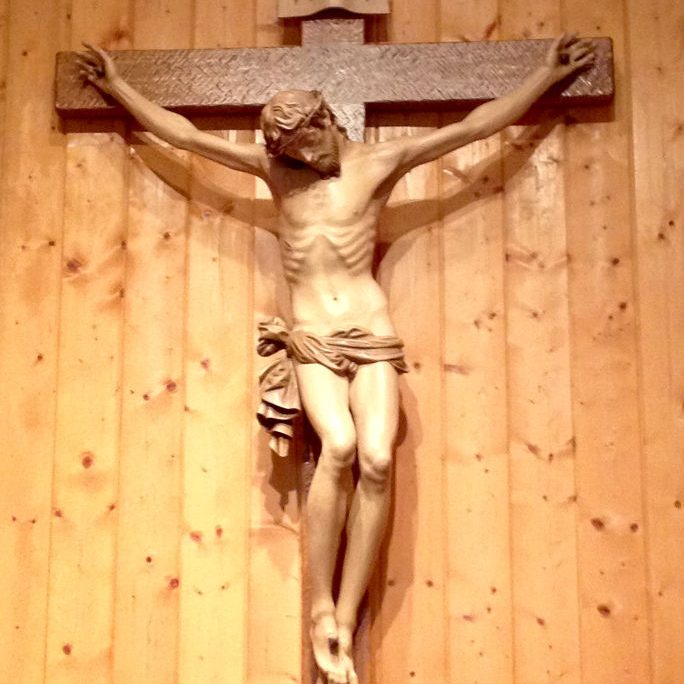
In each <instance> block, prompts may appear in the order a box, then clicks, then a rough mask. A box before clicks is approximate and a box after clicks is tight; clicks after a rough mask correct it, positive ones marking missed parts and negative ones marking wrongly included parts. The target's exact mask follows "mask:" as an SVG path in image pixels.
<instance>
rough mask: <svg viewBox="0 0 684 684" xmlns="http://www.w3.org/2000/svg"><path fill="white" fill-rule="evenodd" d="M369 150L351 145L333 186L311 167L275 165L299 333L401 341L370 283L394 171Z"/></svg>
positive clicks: (381, 294) (282, 237) (274, 186)
mask: <svg viewBox="0 0 684 684" xmlns="http://www.w3.org/2000/svg"><path fill="white" fill-rule="evenodd" d="M371 149H372V148H371V146H369V145H364V144H361V143H349V142H347V143H346V145H345V147H344V149H343V150H342V154H341V170H340V175H339V176H337V177H333V178H326V179H323V178H321V177H320V176H319V175H318V174H317V173H316V172H315V171H313V170H312V169H310V168H308V167H306V166H302V167H301V168H294V169H293V168H292V167H289V166H286V165H284V164H283V163H282V162H279V161H277V160H275V161H274V162H273V163H272V165H271V173H270V176H269V184H270V186H271V190H272V192H273V196H274V200H275V202H276V205H277V207H278V213H279V233H278V237H279V242H280V251H281V258H282V262H283V267H284V272H285V278H286V279H287V282H288V284H289V287H290V292H291V297H292V313H293V318H294V320H293V327H294V328H300V329H304V330H308V331H311V332H315V333H317V334H321V335H326V334H330V333H331V332H334V331H335V330H340V329H348V328H351V327H355V326H358V327H362V328H366V329H368V330H370V331H371V332H373V333H374V334H376V335H394V334H395V333H394V328H393V327H392V323H391V321H390V318H389V312H388V308H387V298H386V296H385V294H384V292H383V291H382V290H381V288H380V286H379V285H378V283H377V282H376V281H375V279H374V278H373V275H372V263H373V250H374V246H375V234H376V229H377V222H378V217H379V214H380V211H381V209H382V208H383V206H384V205H385V204H386V203H387V199H388V196H389V192H390V190H391V187H388V177H389V174H390V173H391V171H392V170H393V169H392V168H391V164H388V163H387V159H386V158H385V159H383V154H382V153H380V154H378V153H377V152H376V151H375V150H374V152H373V153H372V152H371ZM376 149H377V148H376Z"/></svg>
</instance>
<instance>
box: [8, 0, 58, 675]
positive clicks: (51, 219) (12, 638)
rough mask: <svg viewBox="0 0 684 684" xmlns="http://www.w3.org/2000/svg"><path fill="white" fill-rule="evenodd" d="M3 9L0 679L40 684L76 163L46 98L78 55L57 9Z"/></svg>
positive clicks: (29, 5) (16, 6)
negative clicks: (58, 73) (60, 65)
mask: <svg viewBox="0 0 684 684" xmlns="http://www.w3.org/2000/svg"><path fill="white" fill-rule="evenodd" d="M1 13H2V15H3V22H4V26H3V36H4V37H5V38H6V39H7V40H6V42H4V43H3V53H4V54H3V67H2V68H3V69H4V70H5V73H6V80H5V79H3V87H2V91H3V95H2V98H3V101H4V111H3V119H4V127H3V129H2V136H3V145H2V149H3V152H2V154H1V155H0V157H1V160H2V165H3V166H2V173H1V174H0V225H2V236H3V247H2V250H0V349H1V353H0V387H1V388H2V391H0V426H1V427H2V442H3V443H2V458H0V482H1V485H0V486H1V487H2V496H0V539H1V541H2V548H3V550H4V553H3V554H2V558H1V559H0V578H1V579H0V582H1V586H0V612H1V613H2V616H3V619H2V626H1V627H0V671H1V672H2V675H3V677H2V678H3V679H5V680H6V681H14V682H26V683H27V684H34V683H36V684H37V683H38V682H42V681H44V678H45V660H46V644H45V634H46V629H47V605H48V599H49V596H48V586H49V570H50V568H49V559H50V524H51V519H52V458H53V452H54V440H55V410H56V398H57V395H56V386H57V366H58V338H57V330H58V327H57V321H58V317H59V303H60V298H59V293H60V282H61V276H62V271H61V244H62V220H63V216H62V213H63V193H64V185H63V183H64V167H65V161H64V158H65V151H64V143H65V141H64V137H63V136H62V135H61V134H59V133H58V132H57V131H56V129H55V128H54V124H55V120H54V114H53V109H52V104H51V102H50V100H51V98H49V97H46V96H45V93H46V92H48V91H49V90H51V80H52V77H53V73H52V72H53V69H52V60H53V55H54V52H55V50H58V49H60V48H66V47H68V42H67V22H66V21H65V19H64V16H63V15H62V14H61V13H60V12H59V7H58V6H57V5H50V6H47V7H46V6H45V5H44V4H41V3H38V2H34V1H32V0H29V1H27V2H25V3H21V4H18V3H12V4H11V5H9V4H7V3H5V4H4V5H2V12H1ZM37 13H41V14H42V16H43V22H42V23H41V24H40V25H37V24H36V21H35V14H37ZM27 83H30V84H31V85H30V87H28V88H27V86H26V84H27ZM50 598H55V597H50ZM60 653H61V647H60Z"/></svg>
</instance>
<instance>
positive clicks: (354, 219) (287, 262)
mask: <svg viewBox="0 0 684 684" xmlns="http://www.w3.org/2000/svg"><path fill="white" fill-rule="evenodd" d="M333 5H335V6H337V7H338V8H340V7H342V6H347V7H348V8H349V7H351V9H354V10H356V11H359V10H361V11H369V10H370V11H373V12H386V11H387V7H386V3H384V2H382V1H381V0H366V1H365V2H364V0H351V1H349V2H346V3H345V2H337V1H336V0H308V1H307V0H282V1H281V15H282V16H292V14H293V13H297V14H299V15H301V14H307V13H308V11H310V10H315V9H320V8H321V6H324V7H328V8H329V7H331V6H333ZM302 33H303V38H304V45H303V46H301V47H286V48H270V49H240V50H151V51H143V52H134V51H124V52H120V53H116V54H115V55H109V54H107V53H106V52H104V51H103V50H100V49H98V48H89V52H87V53H83V54H81V55H74V54H67V53H62V54H60V56H59V58H58V65H59V68H58V84H57V108H58V110H59V111H60V113H61V114H62V115H63V116H93V115H97V114H105V115H107V116H110V117H111V116H112V114H113V113H114V111H113V106H114V105H112V103H111V102H110V101H109V100H107V99H104V98H102V96H101V95H100V93H99V92H98V91H100V92H102V93H105V94H106V95H109V96H110V97H111V98H113V100H114V101H116V102H117V103H118V104H119V105H121V106H122V107H123V108H124V109H126V110H128V111H129V112H130V113H131V114H132V115H133V116H134V117H135V118H136V119H137V120H138V121H139V122H140V123H141V124H142V125H143V127H145V128H146V129H148V130H150V131H151V132H152V133H154V134H156V135H157V136H158V137H160V138H162V139H164V140H166V141H167V142H169V143H171V144H172V145H175V146H177V147H180V148H183V149H187V150H190V151H193V152H195V153H198V154H201V155H204V156H206V157H208V158H210V159H214V160H215V161H218V162H220V163H223V164H225V165H226V166H228V167H230V168H233V169H237V170H239V171H243V172H245V173H250V174H252V175H255V176H257V177H259V178H262V179H263V180H264V181H265V182H266V184H267V185H268V187H269V189H270V191H271V193H272V195H273V199H274V202H275V204H276V208H277V209H278V214H279V223H278V240H279V246H280V253H281V258H282V261H283V267H284V271H285V276H286V279H287V283H288V287H289V293H290V297H291V302H292V320H291V321H289V322H288V323H287V324H286V323H285V322H284V321H282V320H280V319H277V318H276V319H272V320H271V321H267V322H263V323H262V324H260V326H259V328H260V338H259V353H260V354H262V355H264V356H268V355H271V354H273V353H275V352H277V351H280V352H284V354H282V356H281V358H280V359H279V360H278V361H276V362H275V363H272V364H271V366H269V368H268V369H266V371H265V372H264V373H263V374H262V377H261V379H260V388H261V390H262V399H263V401H262V408H261V409H260V417H261V420H262V423H263V424H264V426H265V427H266V428H267V429H269V431H270V432H271V434H272V435H273V442H272V443H273V445H274V449H275V450H276V451H277V452H278V453H281V454H283V453H285V451H284V450H283V449H282V446H283V444H284V443H286V442H287V438H288V437H289V434H290V433H289V430H290V423H291V419H292V417H293V414H294V413H296V412H297V411H298V410H299V408H300V402H301V405H303V408H304V410H305V412H306V414H307V417H308V419H309V421H310V423H311V424H312V426H313V428H314V430H315V431H316V432H317V434H318V436H319V438H320V441H321V455H320V458H319V460H318V464H317V467H316V471H315V474H314V477H313V481H312V484H311V488H310V491H309V495H308V499H307V516H308V529H309V539H308V544H309V561H310V563H309V565H310V578H309V580H310V585H311V629H310V636H311V641H312V646H313V652H314V657H315V659H316V664H317V666H318V669H319V672H320V678H321V681H322V682H325V683H326V684H357V683H358V678H357V675H356V671H355V666H354V661H353V648H352V644H353V635H354V630H355V627H356V622H357V612H358V608H359V604H360V602H361V599H362V597H363V595H364V593H365V591H366V587H367V586H368V582H369V579H370V576H371V573H372V569H373V565H374V562H375V558H376V556H377V552H378V549H379V547H380V544H381V542H382V538H383V535H384V530H385V528H386V523H387V517H388V513H389V502H390V482H391V478H390V473H391V466H392V455H393V446H394V440H395V437H396V433H397V423H398V413H399V391H398V375H399V374H401V373H405V372H407V370H408V368H407V366H406V363H405V361H404V354H403V344H402V342H401V340H400V339H399V338H398V337H397V335H396V332H395V330H394V327H393V325H392V321H391V320H390V316H389V310H388V305H387V298H386V296H385V294H384V293H383V292H382V290H381V288H380V287H379V285H378V283H377V282H376V281H375V279H374V278H373V274H372V263H373V248H374V244H375V231H376V227H377V220H378V217H379V214H380V212H381V211H382V209H383V207H384V206H385V205H386V203H387V200H388V199H389V196H390V193H391V191H392V188H393V187H394V185H395V184H396V183H397V181H398V180H399V179H400V178H401V177H402V176H403V175H405V174H406V173H408V172H409V171H410V170H411V169H412V168H414V167H415V166H418V165H420V164H423V163H426V162H428V161H432V160H434V159H437V158H438V157H440V156H442V155H444V154H447V153H448V152H451V151H453V150H455V149H457V148H459V147H461V146H463V145H466V144H468V143H469V142H472V141H475V140H478V139H482V138H485V137H487V136H489V135H492V134H493V133H495V132H497V131H499V130H501V129H502V128H504V127H506V126H508V125H511V124H513V123H515V122H516V121H517V120H518V119H519V118H520V117H521V116H522V115H523V114H524V113H525V112H526V111H527V110H528V109H529V108H530V106H531V105H532V104H533V103H534V102H535V101H537V100H538V99H539V98H540V97H541V96H542V95H544V94H545V93H546V94H547V98H550V99H554V98H555V99H556V100H557V101H558V100H559V101H560V102H564V103H567V104H573V105H576V104H581V103H585V102H597V101H598V102H603V101H605V100H606V99H609V98H610V96H611V94H612V72H611V50H610V41H609V40H608V39H594V40H592V41H588V40H577V39H576V38H574V37H572V36H560V37H558V38H556V39H555V40H554V41H520V42H507V43H506V42H501V43H471V44H463V43H462V44H459V43H454V44H439V45H366V44H364V43H363V22H362V20H360V19H349V18H348V17H346V16H342V17H338V16H335V17H327V18H324V19H319V18H312V19H306V20H304V21H303V27H302ZM572 76H574V77H575V78H574V80H573V81H572V82H570V78H571V77H572ZM83 78H85V79H87V80H89V81H90V82H91V83H93V84H94V85H95V86H96V87H97V89H94V88H84V87H83V86H82V80H83ZM321 91H323V92H321ZM327 100H329V102H330V104H328V101H327ZM417 104H421V105H423V106H424V105H425V104H430V105H431V106H438V105H440V104H442V105H445V104H449V105H454V104H459V105H461V106H469V107H471V108H472V107H475V108H474V109H473V111H472V112H471V113H470V114H468V116H466V117H465V118H464V119H463V120H462V121H457V122H455V123H451V124H449V125H446V126H444V127H442V128H438V129H434V130H433V129H430V130H428V131H427V132H423V133H418V134H415V135H411V136H405V137H401V138H396V139H394V140H388V141H383V142H380V143H374V144H367V143H364V142H362V140H363V128H364V116H365V107H366V105H368V106H376V107H408V106H411V105H417ZM260 107H263V109H262V110H261V115H260V124H261V129H262V132H263V134H264V139H265V145H262V144H245V143H231V142H229V141H227V140H224V139H223V138H220V137H218V136H215V135H212V134H209V133H206V132H203V131H200V130H199V129H197V128H196V127H195V126H194V125H193V124H192V123H191V122H190V120H189V119H187V118H186V117H185V116H183V114H186V115H188V114H190V115H191V114H199V113H202V114H225V113H228V112H232V111H235V110H236V109H242V110H247V111H253V110H255V109H256V108H260ZM169 110H171V111H169ZM357 460H358V464H359V471H360V476H359V481H358V483H357V484H356V487H355V490H354V495H353V499H352V502H351V505H350V507H349V508H347V493H346V491H345V488H344V484H343V483H344V480H345V479H346V478H347V476H348V473H349V470H350V468H351V466H352V464H353V463H354V462H355V461H357ZM345 526H346V530H347V546H346V549H345V552H344V558H343V559H342V573H341V582H340V589H339V592H338V594H337V596H334V595H333V588H332V584H333V574H334V569H335V564H336V561H337V557H338V554H339V545H340V535H341V532H342V529H343V528H344V527H345Z"/></svg>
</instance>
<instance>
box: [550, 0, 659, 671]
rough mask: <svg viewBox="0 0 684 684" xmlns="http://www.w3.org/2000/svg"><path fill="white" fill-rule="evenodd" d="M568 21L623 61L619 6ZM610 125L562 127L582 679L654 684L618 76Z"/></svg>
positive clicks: (624, 130)
mask: <svg viewBox="0 0 684 684" xmlns="http://www.w3.org/2000/svg"><path fill="white" fill-rule="evenodd" d="M563 15H564V20H565V21H566V22H567V23H568V24H572V25H573V26H576V27H577V29H578V30H579V31H587V30H588V28H589V27H591V28H592V29H593V28H594V27H595V26H597V25H599V26H601V30H605V31H609V32H610V33H611V35H612V36H613V38H614V41H615V53H616V58H617V60H618V61H619V63H620V64H626V61H625V51H626V36H625V33H624V19H625V17H624V14H623V6H622V3H619V2H611V3H607V4H606V5H605V6H602V7H601V8H598V7H590V6H587V5H586V3H581V2H575V1H574V0H573V2H565V3H564V5H563ZM617 85H618V88H617V93H618V97H617V98H616V100H615V110H614V120H613V121H612V122H610V123H601V124H599V123H596V124H595V123H578V124H576V125H575V124H574V125H572V126H569V127H568V133H567V152H566V154H567V162H566V164H567V174H568V175H567V177H568V179H569V181H568V183H567V186H566V223H567V226H568V251H569V253H570V259H571V260H570V271H569V285H570V287H569V295H570V307H571V317H570V330H571V353H572V357H571V362H572V385H573V416H574V425H575V436H576V440H577V441H576V445H577V452H576V457H575V458H576V462H575V463H576V465H575V468H576V479H577V493H578V506H579V509H578V510H579V518H578V524H577V543H578V555H579V560H580V563H579V566H578V567H579V575H578V580H579V589H580V598H581V604H580V609H581V612H580V624H581V650H582V672H583V677H584V678H585V680H586V681H602V680H603V681H621V682H625V683H631V682H634V683H635V684H636V683H637V682H648V681H650V680H651V665H650V654H649V639H648V630H649V625H648V614H647V603H646V601H647V597H646V564H645V549H644V537H643V533H642V527H643V524H644V520H643V505H644V500H643V490H642V481H641V468H642V460H641V434H640V421H639V406H638V376H637V373H638V359H637V353H636V351H637V350H636V320H635V284H636V283H635V280H634V258H635V255H634V252H633V248H632V245H633V242H632V240H633V236H632V221H633V214H632V211H631V201H630V190H631V184H630V144H631V139H630V119H629V100H628V94H629V90H628V84H627V82H626V80H625V72H624V70H621V71H619V72H618V82H617Z"/></svg>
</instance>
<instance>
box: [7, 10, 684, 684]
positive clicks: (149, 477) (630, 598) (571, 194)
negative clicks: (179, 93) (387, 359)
mask: <svg viewBox="0 0 684 684" xmlns="http://www.w3.org/2000/svg"><path fill="white" fill-rule="evenodd" d="M276 4H277V3H276V0H253V1H251V2H245V3H240V4H239V5H238V4H237V3H229V4H226V5H225V6H222V5H220V4H216V3H214V2H208V0H194V2H192V3H188V2H184V1H182V0H165V2H163V3H162V2H160V1H158V0H136V1H135V2H133V3H129V2H127V1H123V0H106V1H104V2H101V3H96V4H94V3H92V2H89V1H88V0H73V2H69V3H67V2H60V1H56V2H54V3H48V4H47V5H45V3H42V4H41V3H36V2H34V0H24V2H22V3H19V2H16V1H15V0H0V42H1V44H2V50H0V83H1V84H2V87H0V120H2V121H3V124H4V125H3V127H2V131H1V134H2V138H1V144H0V164H1V165H2V167H1V168H2V173H1V174H0V225H1V227H2V236H3V238H4V249H3V250H2V251H0V385H1V387H0V389H1V391H0V416H1V420H2V427H3V428H4V429H3V446H2V450H1V452H0V456H1V457H0V482H2V485H1V486H2V494H3V495H2V496H1V497H0V534H1V537H0V538H1V539H2V541H3V543H4V548H5V553H4V554H3V555H2V558H1V559H0V577H2V580H1V583H0V614H1V615H2V616H3V620H2V626H1V627H0V679H1V680H2V681H8V682H17V683H19V684H37V683H39V682H49V683H50V684H53V683H55V684H56V683H57V682H59V683H67V682H73V683H74V684H80V683H81V682H86V681H87V682H113V683H116V684H128V683H129V682H136V683H141V684H144V683H145V682H149V683H150V684H164V683H166V682H169V683H171V682H178V683H179V684H194V683H195V682H203V683H204V682H211V683H212V684H241V683H244V684H268V683H273V684H280V683H281V682H288V681H289V682H302V683H305V684H308V683H309V682H312V675H311V673H312V668H311V655H310V652H309V649H308V645H307V641H306V634H305V629H306V624H307V619H306V618H307V614H308V612H307V611H308V607H307V596H306V586H305V583H304V565H305V561H306V559H305V554H304V553H303V547H302V543H303V542H302V541H301V538H300V537H301V535H302V533H304V534H305V529H303V528H305V525H303V517H302V516H303V509H302V504H303V487H304V485H303V482H304V480H305V479H306V477H307V473H309V471H308V470H307V469H306V468H307V466H306V464H302V463H301V462H300V458H299V456H298V457H293V458H290V459H289V460H285V461H283V460H279V459H276V458H274V457H272V456H271V455H270V453H269V452H268V448H267V443H266V442H267V440H266V438H265V436H264V435H263V434H261V433H260V432H259V430H258V429H257V427H256V424H255V421H254V419H253V413H254V409H255V407H256V403H257V397H256V374H257V372H258V370H259V368H260V367H261V366H262V364H263V360H262V359H260V358H259V357H257V356H256V354H255V352H254V341H255V337H256V335H255V329H256V323H257V322H258V321H259V320H261V319H263V318H266V317H269V316H272V315H275V314H276V313H281V314H283V313H284V314H285V315H287V301H286V297H285V296H284V294H283V280H282V274H281V272H280V270H279V266H278V254H277V244H276V242H275V239H274V238H273V236H272V235H271V234H270V233H269V232H268V229H269V228H270V227H271V226H272V224H273V207H272V205H271V204H270V203H269V202H268V192H267V190H266V188H265V186H264V185H263V184H262V183H260V182H258V183H255V181H254V180H253V179H252V178H250V177H248V176H245V175H241V174H239V173H236V172H231V171H228V170H226V169H223V168H221V167H219V166H217V165H215V164H213V163H211V162H207V161H204V160H199V159H197V158H193V157H192V156H191V155H188V154H186V153H178V152H176V151H173V150H170V149H168V147H167V146H165V145H161V144H159V143H158V142H157V141H156V140H154V139H153V138H152V137H151V136H147V135H137V134H131V133H130V132H129V131H126V130H124V129H123V128H122V127H121V125H119V126H118V127H116V125H113V130H112V132H109V133H97V132H94V129H93V128H92V127H91V126H90V125H89V124H88V123H87V122H82V123H81V124H79V126H75V124H70V125H69V126H67V127H60V126H59V122H58V121H57V119H56V117H55V115H54V113H53V101H52V96H53V94H52V79H53V76H54V55H55V53H56V52H57V51H58V50H70V49H71V50H73V49H78V46H79V44H80V42H81V41H82V40H84V39H86V40H89V41H93V42H97V43H100V44H102V45H103V46H104V47H108V48H110V49H127V48H173V47H177V48H182V47H250V46H277V45H284V44H295V43H298V42H299V36H298V30H297V28H296V25H295V23H293V22H290V21H288V22H286V23H285V24H284V25H280V24H278V22H277V18H276ZM680 4H681V3H677V2H674V0H656V1H655V2H650V3H646V2H645V1H643V0H610V1H609V2H605V3H594V4H593V5H587V4H586V3H584V2H581V0H565V1H564V2H562V3H560V2H552V3H542V2H538V1H537V0H515V1H514V2H506V3H503V2H497V0H487V1H486V2H485V3H483V2H475V1H474V0H458V1H457V2H453V3H441V4H440V3H438V2H437V1H436V0H425V2H423V3H421V5H420V11H417V10H416V6H415V5H412V4H411V3H409V2H408V0H396V1H395V2H394V3H393V7H392V15H391V16H390V18H389V20H388V23H387V24H383V21H384V20H380V19H377V18H374V19H371V20H369V21H370V26H371V28H370V30H369V34H371V35H373V36H375V38H376V39H379V40H386V41H389V42H413V41H452V40H494V39H513V38H546V37H549V36H552V35H554V34H555V33H556V32H558V31H559V30H560V29H564V28H567V29H576V30H578V31H579V32H580V33H581V34H585V35H608V36H611V37H612V38H613V40H614V45H615V56H616V84H617V91H616V92H617V97H616V101H615V104H614V106H613V107H612V108H604V109H600V110H591V111H579V110H578V111H558V110H550V111H549V112H547V113H546V114H545V116H544V117H543V118H541V119H539V120H538V121H537V120H535V121H533V122H531V125H525V126H516V127H512V128H511V129H508V130H507V131H505V132H503V133H502V134H501V135H500V136H494V137H492V138H491V139H489V140H487V141H483V142H480V143H476V144H473V145H471V146H469V147H467V148H464V149H463V150H460V151H458V152H456V153H454V154H451V155H448V156H447V157H446V158H444V159H443V160H442V161H440V162H438V163H434V164H431V165H426V166H424V167H420V168H418V169H416V170H415V171H413V172H412V173H411V174H409V175H408V176H407V177H406V178H405V179H404V180H402V181H401V182H400V183H399V185H398V186H397V188H396V190H395V193H394V195H393V196H392V199H391V204H390V207H389V209H388V211H387V213H386V215H385V218H384V219H383V223H382V225H381V240H383V241H386V239H387V238H388V236H389V235H391V234H392V232H393V231H396V230H397V229H402V230H403V229H407V228H412V229H413V230H410V231H409V232H408V233H407V234H406V235H404V236H403V237H401V238H400V239H399V240H398V241H397V242H396V243H395V244H394V245H393V246H391V247H389V246H388V244H387V243H386V242H383V243H382V245H381V249H380V253H381V254H382V256H383V262H382V264H381V265H380V268H379V275H380V278H381V281H382V283H383V285H384V286H385V287H386V289H387V291H388V294H389V298H390V306H391V309H392V314H393V317H394V320H395V322H396V325H397V328H398V331H399V334H400V335H401V336H402V337H403V338H404V340H405V343H406V350H407V360H408V363H409V365H410V367H411V372H410V374H409V375H407V376H405V377H404V378H403V379H402V401H403V412H404V418H403V419H402V427H401V428H400V435H399V439H398V447H397V455H396V466H395V475H394V486H395V492H394V503H393V522H392V525H391V532H390V536H389V537H388V539H387V541H386V543H385V547H384V549H383V552H382V555H381V559H380V562H379V565H378V569H377V572H376V574H375V576H374V578H373V582H372V585H371V590H370V596H369V607H368V609H367V612H366V613H365V614H364V615H365V617H364V621H363V625H364V627H363V630H364V631H363V634H364V636H363V639H362V640H361V643H360V645H359V648H358V649H357V659H358V660H359V671H360V672H361V673H362V683H363V684H395V683H398V684H403V683H404V682H406V683H410V682H417V683H419V684H423V683H424V684H428V683H429V684H432V683H433V682H438V683H441V682H445V683H447V682H448V683H449V684H471V683H472V682H478V681H479V682H487V683H488V684H511V683H513V682H515V683H516V684H530V683H534V684H538V683H542V682H551V681H558V680H562V681H568V682H576V683H578V684H579V683H582V684H594V683H595V682H601V683H602V684H603V683H606V684H625V683H634V684H646V683H653V684H671V683H672V682H676V681H679V680H680V679H682V677H683V676H684V670H683V666H682V659H681V657H680V654H681V652H682V650H684V642H683V640H684V636H683V635H684V585H683V582H684V580H682V573H681V572H680V571H679V570H678V568H679V567H680V565H681V561H682V551H681V547H682V545H681V538H682V533H683V532H684V529H683V526H684V518H683V517H682V516H684V512H683V510H684V485H683V484H682V477H683V473H682V465H681V463H682V458H681V455H682V454H681V443H682V437H684V427H683V426H684V419H683V416H684V412H683V410H682V405H683V404H682V400H683V399H682V398H683V397H684V360H683V357H682V349H683V348H684V305H683V304H682V302H684V238H682V225H683V224H684V207H683V206H682V199H681V185H682V181H683V180H684V171H683V167H682V158H683V152H684V150H682V140H683V139H684V137H683V136H682V125H683V120H682V115H681V110H682V104H683V103H682V95H681V93H682V87H681V86H682V76H681V73H682V60H683V59H684V53H683V52H682V43H681V26H682V22H684V10H682V8H681V7H680ZM37 16H40V21H38V20H37V19H36V17H37ZM447 120H450V119H447V117H445V116H443V115H437V114H434V115H424V114H407V115H405V116H404V115H401V114H396V113H395V114H392V115H391V116H387V117H386V118H385V119H378V116H377V115H374V116H373V117H372V123H374V124H376V123H378V124H382V125H381V126H380V127H379V128H377V129H370V130H368V131H367V137H368V139H369V140H373V139H382V138H386V137H389V136H393V135H397V134H402V133H410V132H411V131H415V130H420V129H422V128H424V127H433V126H436V125H440V124H443V123H446V122H447ZM253 126H254V122H253V121H252V120H250V119H247V118H246V119H245V121H243V122H241V124H240V127H241V128H242V129H249V128H252V127H253ZM205 127H206V126H205ZM213 128H215V129H220V128H221V126H220V124H219V123H218V122H216V123H215V124H213ZM216 132H217V133H218V134H220V135H225V136H229V137H230V138H231V139H233V140H244V141H248V140H252V139H254V135H253V133H252V132H251V131H249V130H242V131H240V132H235V131H232V132H231V131H221V130H217V131H216ZM309 474H310V473H309Z"/></svg>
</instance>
